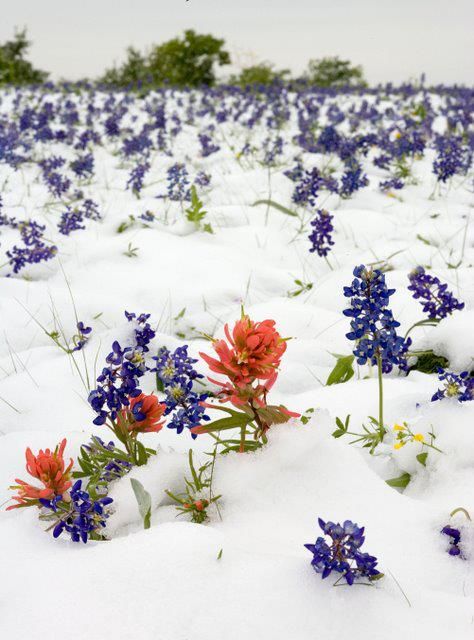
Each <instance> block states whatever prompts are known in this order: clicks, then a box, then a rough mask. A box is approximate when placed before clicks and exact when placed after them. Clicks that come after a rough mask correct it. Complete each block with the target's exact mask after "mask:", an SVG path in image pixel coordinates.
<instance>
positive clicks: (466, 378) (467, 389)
mask: <svg viewBox="0 0 474 640" xmlns="http://www.w3.org/2000/svg"><path fill="white" fill-rule="evenodd" d="M438 379H439V381H440V382H442V383H443V387H442V389H438V390H437V391H436V393H435V394H434V395H433V397H432V398H431V402H435V401H436V400H443V398H457V400H458V401H459V402H469V401H470V400H473V399H474V378H472V377H471V376H470V375H469V373H468V372H467V371H463V372H462V373H454V372H452V371H445V370H444V369H438Z"/></svg>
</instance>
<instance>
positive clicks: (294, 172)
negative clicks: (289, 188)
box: [283, 159, 304, 182]
mask: <svg viewBox="0 0 474 640" xmlns="http://www.w3.org/2000/svg"><path fill="white" fill-rule="evenodd" d="M303 174H304V167H303V163H302V162H301V160H299V159H296V161H295V166H294V167H293V168H292V169H287V170H286V171H283V175H285V176H286V177H287V178H289V179H290V180H291V181H292V182H298V181H299V180H301V179H302V177H303Z"/></svg>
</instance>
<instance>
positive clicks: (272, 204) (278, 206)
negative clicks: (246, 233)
mask: <svg viewBox="0 0 474 640" xmlns="http://www.w3.org/2000/svg"><path fill="white" fill-rule="evenodd" d="M259 204H266V205H267V206H268V207H273V208H274V209H277V210H278V211H281V213H285V214H286V215H287V216H292V217H293V218H297V217H298V214H297V213H295V212H294V211H291V209H287V208H286V207H284V206H283V205H281V204H278V202H275V201H274V200H257V202H254V203H253V204H252V207H256V206H258V205H259Z"/></svg>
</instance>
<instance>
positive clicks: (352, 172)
mask: <svg viewBox="0 0 474 640" xmlns="http://www.w3.org/2000/svg"><path fill="white" fill-rule="evenodd" d="M368 184H369V179H368V178H367V176H366V175H365V173H364V172H363V170H362V167H361V165H360V163H359V162H358V161H357V160H355V159H354V158H352V159H351V160H349V161H348V162H347V163H346V171H345V172H344V175H343V176H342V178H341V186H340V188H339V195H340V196H341V197H343V198H349V197H350V196H351V195H352V194H353V193H355V192H356V191H358V190H359V189H361V188H362V187H366V186H367V185H368Z"/></svg>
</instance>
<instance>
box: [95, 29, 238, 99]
mask: <svg viewBox="0 0 474 640" xmlns="http://www.w3.org/2000/svg"><path fill="white" fill-rule="evenodd" d="M229 63H230V56H229V53H228V52H227V51H225V49H224V40H220V39H218V38H214V36H212V35H210V34H207V35H202V34H198V33H195V31H193V30H191V29H188V30H187V31H185V32H184V36H183V37H182V38H173V39H172V40H169V41H168V42H164V43H163V44H160V45H155V46H153V47H152V48H151V50H150V51H149V52H148V53H146V54H143V55H142V54H141V53H140V52H139V51H137V49H134V48H133V47H129V48H128V49H127V59H126V61H125V62H124V63H123V64H122V65H121V66H120V67H118V68H117V67H114V68H112V69H109V70H108V71H106V73H105V75H104V76H103V78H102V82H105V83H108V84H115V85H119V86H126V85H128V84H130V83H137V82H140V83H142V84H144V85H145V86H156V87H160V86H163V85H170V86H174V87H199V86H202V85H207V86H211V85H213V84H215V81H216V77H215V66H216V65H219V66H222V65H225V64H229Z"/></svg>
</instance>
